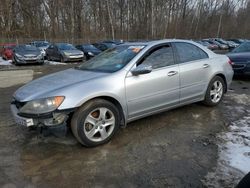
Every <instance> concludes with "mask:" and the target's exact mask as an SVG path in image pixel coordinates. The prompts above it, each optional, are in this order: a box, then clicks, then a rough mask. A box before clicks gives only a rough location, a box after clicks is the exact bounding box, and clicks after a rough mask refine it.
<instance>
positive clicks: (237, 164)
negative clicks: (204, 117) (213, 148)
mask: <svg viewBox="0 0 250 188" xmlns="http://www.w3.org/2000/svg"><path fill="white" fill-rule="evenodd" d="M219 138H220V139H221V140H222V141H224V143H222V144H221V145H219V149H220V157H221V158H222V159H224V160H226V161H227V162H228V163H229V165H230V166H232V167H234V168H236V169H238V170H240V171H242V172H243V173H245V174H247V173H248V172H249V171H250V116H245V117H243V118H242V119H241V120H238V121H235V122H233V123H232V124H231V125H230V126H229V131H228V132H225V133H222V134H221V135H220V136H219Z"/></svg>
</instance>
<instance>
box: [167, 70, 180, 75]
mask: <svg viewBox="0 0 250 188" xmlns="http://www.w3.org/2000/svg"><path fill="white" fill-rule="evenodd" d="M177 73H178V72H177V71H170V72H169V73H168V76H174V75H176V74H177Z"/></svg>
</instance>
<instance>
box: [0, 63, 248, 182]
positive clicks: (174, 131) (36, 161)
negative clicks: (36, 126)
mask: <svg viewBox="0 0 250 188" xmlns="http://www.w3.org/2000/svg"><path fill="white" fill-rule="evenodd" d="M72 66H75V65H74V64H73V65H72V64H67V65H44V66H21V67H13V66H11V65H10V67H8V66H7V67H8V68H7V69H8V71H12V72H13V75H15V70H16V69H18V70H20V69H22V70H25V71H27V70H29V71H31V72H30V73H27V72H26V73H27V74H28V76H27V79H26V78H25V79H26V80H25V79H23V80H22V81H20V79H15V76H10V79H9V80H6V79H5V80H4V79H1V75H3V74H2V72H1V71H0V79H1V80H0V86H1V87H0V186H1V187H55V186H57V187H59V186H60V187H233V186H234V185H236V184H237V182H238V181H239V180H240V178H242V177H243V176H244V174H245V173H246V171H247V169H246V171H244V170H242V169H240V167H239V166H237V165H235V164H234V163H233V160H231V159H230V157H231V155H230V154H229V155H226V153H227V152H229V153H230V149H231V148H230V147H229V146H228V145H226V143H227V141H228V140H230V139H227V136H228V135H227V133H228V134H230V133H231V132H232V128H235V127H234V126H239V125H240V123H239V122H242V121H244V120H245V124H244V125H245V126H246V127H248V126H249V121H248V119H247V118H248V117H249V110H250V107H249V100H250V97H249V96H250V95H249V94H250V81H249V80H248V79H242V78H240V79H236V80H234V81H233V84H232V86H231V88H230V90H229V92H228V93H227V94H226V96H225V98H224V101H223V102H222V103H221V104H220V105H219V106H217V107H213V108H209V107H206V106H203V105H202V104H200V103H196V104H192V105H187V106H184V107H181V108H177V109H174V110H171V111H167V112H164V113H161V114H158V115H154V116H150V117H147V118H144V119H141V120H138V121H135V122H133V123H130V124H129V125H128V126H127V127H126V128H125V129H121V130H120V131H119V132H118V134H117V135H116V136H115V137H114V138H113V139H112V140H111V142H109V143H108V144H106V145H103V146H100V147H97V148H91V149H88V148H85V147H82V146H81V145H80V144H78V143H77V142H76V140H75V139H74V137H73V136H72V134H71V132H68V134H67V135H66V137H60V138H57V137H54V136H52V135H50V136H47V137H44V136H42V135H40V134H39V133H38V132H37V131H34V130H33V131H32V130H27V129H24V128H22V127H19V126H17V125H16V124H15V123H14V122H13V120H12V117H11V114H10V109H9V103H10V100H11V95H12V94H13V92H14V91H15V90H16V89H17V88H18V87H20V86H21V85H23V84H24V83H25V82H27V81H29V79H30V77H29V76H30V75H31V76H32V77H31V79H34V78H37V77H40V76H42V75H46V74H49V73H52V72H55V71H60V70H63V69H66V68H69V67H72ZM3 69H4V70H6V68H3ZM3 69H2V70H3ZM29 71H28V72H29ZM4 72H6V71H4ZM12 72H10V73H12ZM11 78H12V79H14V80H16V82H11V84H6V83H5V82H10V80H11ZM233 130H234V131H235V129H233ZM243 131H245V129H244V130H243ZM229 137H230V138H231V137H232V136H229ZM246 143H248V142H247V141H246ZM245 146H246V145H245ZM246 147H249V145H248V146H246ZM227 149H229V150H227ZM239 152H241V151H239ZM243 154H244V156H245V158H244V159H245V160H249V158H250V157H249V155H247V154H246V153H243ZM241 159H242V158H240V157H239V158H238V160H241Z"/></svg>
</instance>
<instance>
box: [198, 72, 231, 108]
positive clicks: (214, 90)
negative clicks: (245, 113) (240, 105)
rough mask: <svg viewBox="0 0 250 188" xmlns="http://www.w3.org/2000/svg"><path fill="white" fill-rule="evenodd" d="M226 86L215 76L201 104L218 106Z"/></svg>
mask: <svg viewBox="0 0 250 188" xmlns="http://www.w3.org/2000/svg"><path fill="white" fill-rule="evenodd" d="M225 90H226V85H225V82H224V80H223V79H222V78H221V77H219V76H215V77H214V78H213V79H212V80H211V81H210V83H209V85H208V88H207V91H206V95H205V99H204V101H203V103H204V104H205V105H208V106H215V105H217V104H219V103H220V102H221V100H222V98H223V96H224V93H225Z"/></svg>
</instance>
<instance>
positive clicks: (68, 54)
mask: <svg viewBox="0 0 250 188" xmlns="http://www.w3.org/2000/svg"><path fill="white" fill-rule="evenodd" d="M63 53H64V55H66V56H70V55H71V53H68V52H63Z"/></svg>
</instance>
